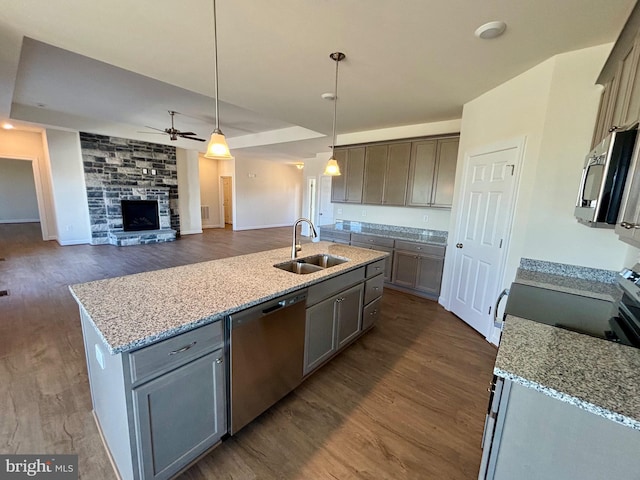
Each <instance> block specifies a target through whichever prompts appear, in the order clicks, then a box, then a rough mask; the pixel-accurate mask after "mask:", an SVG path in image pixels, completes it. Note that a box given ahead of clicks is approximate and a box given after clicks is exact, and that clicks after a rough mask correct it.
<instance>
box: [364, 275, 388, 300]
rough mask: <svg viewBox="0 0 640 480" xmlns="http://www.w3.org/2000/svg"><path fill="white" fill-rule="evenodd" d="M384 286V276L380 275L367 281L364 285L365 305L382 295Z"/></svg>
mask: <svg viewBox="0 0 640 480" xmlns="http://www.w3.org/2000/svg"><path fill="white" fill-rule="evenodd" d="M383 285H384V276H382V275H378V276H376V277H373V278H371V279H369V280H367V281H366V283H365V285H364V303H365V305H366V304H367V303H369V302H371V301H372V300H374V299H376V298H378V297H379V296H381V295H382V287H383Z"/></svg>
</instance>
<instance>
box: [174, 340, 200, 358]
mask: <svg viewBox="0 0 640 480" xmlns="http://www.w3.org/2000/svg"><path fill="white" fill-rule="evenodd" d="M196 343H198V342H196V341H195V340H194V341H193V342H191V343H190V344H189V345H185V346H184V347H182V348H179V349H177V350H173V351H171V352H169V355H175V354H177V353H182V352H186V351H187V350H189V349H190V348H191V347H193V346H194V345H195V344H196Z"/></svg>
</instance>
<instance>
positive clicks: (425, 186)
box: [407, 140, 437, 207]
mask: <svg viewBox="0 0 640 480" xmlns="http://www.w3.org/2000/svg"><path fill="white" fill-rule="evenodd" d="M436 145H437V142H436V140H425V141H423V142H414V143H413V145H412V147H411V165H410V168H409V191H408V193H407V205H409V206H412V207H427V206H429V204H430V203H431V192H432V188H433V174H434V172H435V168H436Z"/></svg>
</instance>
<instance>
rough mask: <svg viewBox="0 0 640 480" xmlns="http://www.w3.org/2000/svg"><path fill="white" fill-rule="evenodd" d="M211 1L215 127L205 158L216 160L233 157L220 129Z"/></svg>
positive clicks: (215, 41)
mask: <svg viewBox="0 0 640 480" xmlns="http://www.w3.org/2000/svg"><path fill="white" fill-rule="evenodd" d="M212 2H213V85H214V90H215V96H216V98H215V100H216V128H215V129H214V130H213V133H212V134H211V138H210V139H209V145H207V151H206V153H205V154H204V156H205V158H214V159H218V160H228V159H230V158H233V157H232V156H231V152H230V151H229V145H227V140H226V139H225V138H224V133H222V131H221V130H220V107H219V104H218V32H217V27H216V0H212Z"/></svg>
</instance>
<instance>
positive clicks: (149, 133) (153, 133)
mask: <svg viewBox="0 0 640 480" xmlns="http://www.w3.org/2000/svg"><path fill="white" fill-rule="evenodd" d="M136 133H146V134H147V135H166V133H165V132H143V131H142V130H138V131H137V132H136Z"/></svg>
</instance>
